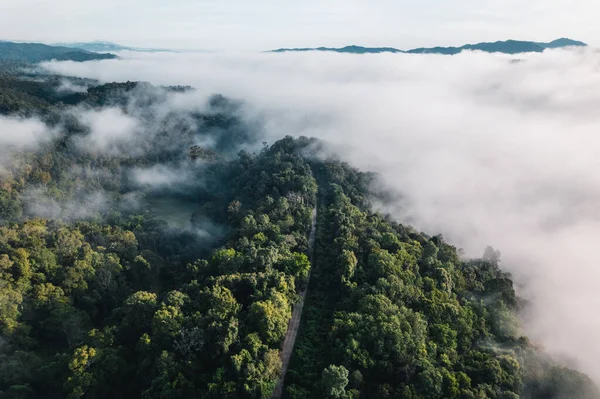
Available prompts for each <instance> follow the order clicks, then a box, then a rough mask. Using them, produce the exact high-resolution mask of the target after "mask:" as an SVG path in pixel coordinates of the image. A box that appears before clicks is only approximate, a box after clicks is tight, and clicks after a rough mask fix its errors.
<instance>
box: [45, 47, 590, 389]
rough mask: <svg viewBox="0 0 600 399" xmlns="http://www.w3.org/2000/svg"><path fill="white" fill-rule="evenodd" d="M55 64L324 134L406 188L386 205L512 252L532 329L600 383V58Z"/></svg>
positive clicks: (211, 57)
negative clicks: (216, 100) (220, 101)
mask: <svg viewBox="0 0 600 399" xmlns="http://www.w3.org/2000/svg"><path fill="white" fill-rule="evenodd" d="M122 56H123V59H121V60H107V61H100V62H88V63H71V62H62V63H48V64H45V65H44V67H45V68H46V69H49V70H51V71H53V72H57V73H62V74H66V75H75V76H80V77H90V78H96V79H99V80H100V81H125V80H145V81H149V82H151V83H154V84H182V85H193V86H195V87H196V88H198V90H197V91H196V92H194V93H190V94H186V95H182V96H179V97H177V99H176V101H173V102H172V106H175V105H176V106H177V107H178V108H180V109H185V108H186V107H187V108H190V109H193V108H194V107H200V106H201V104H204V103H205V101H206V97H207V96H208V95H209V94H212V93H215V92H220V93H222V94H224V95H227V96H232V97H234V98H239V99H243V100H244V101H245V102H246V104H247V105H246V107H245V112H246V113H247V114H248V115H249V116H252V117H257V116H260V118H261V119H262V120H263V122H264V129H265V133H266V135H267V137H270V138H271V139H272V140H274V139H277V138H280V137H282V136H284V135H294V136H298V135H306V136H314V137H318V138H322V139H325V140H327V141H329V142H330V143H332V145H333V146H334V148H337V149H338V152H339V154H340V156H342V157H343V158H344V159H345V160H347V161H349V162H350V163H352V164H353V165H354V166H357V167H360V168H362V169H365V170H370V171H375V172H378V173H379V174H380V175H381V177H382V182H383V184H384V185H385V186H386V187H387V188H388V189H391V190H394V191H395V192H397V193H398V196H397V201H395V202H393V203H390V204H386V205H385V208H384V209H383V210H384V211H386V212H390V213H391V214H392V215H394V216H395V217H396V218H397V219H398V220H400V221H402V222H405V223H410V224H412V225H414V226H415V227H417V228H418V229H421V230H423V231H425V232H427V233H430V234H436V233H442V234H443V235H444V237H445V238H446V240H447V241H449V242H451V243H453V244H455V245H456V246H458V247H462V248H464V249H465V253H466V254H467V255H470V256H478V255H481V254H482V253H483V249H484V248H485V246H486V245H492V246H493V247H495V248H497V249H499V250H500V251H501V252H502V267H503V268H504V269H506V270H508V271H510V272H511V273H512V274H513V276H514V279H515V281H516V283H517V289H518V294H519V295H521V296H523V297H525V298H528V299H530V300H531V301H532V304H531V306H530V308H529V309H528V312H527V314H524V316H523V317H524V325H525V333H526V334H527V335H529V336H530V337H531V338H532V339H533V340H534V341H536V342H538V343H541V344H542V345H543V346H544V347H545V348H546V349H547V350H548V351H549V352H551V353H553V354H556V355H561V356H567V357H568V358H570V359H571V360H572V361H574V362H575V365H576V366H577V367H578V368H579V369H580V370H582V371H584V372H586V373H588V374H589V375H590V376H592V377H593V378H594V379H595V380H596V382H600V367H599V366H597V359H598V358H599V357H600V346H599V345H596V340H597V337H598V336H600V317H599V316H598V315H599V314H600V291H599V290H598V288H597V284H598V281H599V278H600V267H599V265H600V252H599V251H598V250H597V249H596V247H595V246H596V245H597V244H596V240H597V239H598V237H600V156H599V155H600V137H599V136H598V135H599V133H600V113H599V112H598V108H600V54H598V53H597V52H596V51H595V50H593V49H578V50H555V51H547V52H544V53H543V54H528V55H523V56H520V57H519V61H521V62H515V60H514V59H513V58H514V57H511V56H505V55H494V54H482V53H462V54H460V55H458V56H452V57H448V56H438V55H401V54H379V55H359V56H357V55H347V54H333V53H301V54H298V53H287V54H133V53H132V54H122Z"/></svg>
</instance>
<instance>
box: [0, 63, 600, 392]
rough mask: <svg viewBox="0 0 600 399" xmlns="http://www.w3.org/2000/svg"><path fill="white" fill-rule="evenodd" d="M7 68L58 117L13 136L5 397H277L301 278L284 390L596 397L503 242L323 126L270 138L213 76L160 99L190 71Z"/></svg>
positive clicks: (13, 111)
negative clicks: (399, 186) (438, 209)
mask: <svg viewBox="0 0 600 399" xmlns="http://www.w3.org/2000/svg"><path fill="white" fill-rule="evenodd" d="M4 76H5V79H4V80H1V79H0V93H13V94H14V96H19V97H16V100H14V101H12V102H10V104H11V106H10V107H4V108H0V113H1V114H3V115H4V117H5V118H12V119H11V121H13V120H18V121H22V120H23V117H25V116H27V117H35V118H36V120H39V121H41V122H42V123H43V124H44V125H45V126H48V134H52V136H51V138H50V139H49V140H42V142H41V143H40V144H39V145H38V146H36V147H34V148H24V149H15V150H13V151H11V152H10V153H8V154H7V153H4V152H0V155H2V156H0V166H1V167H0V398H40V397H44V398H65V397H68V398H105V397H111V398H130V397H142V398H269V397H270V396H271V394H272V392H273V389H274V387H275V382H276V380H277V377H278V375H279V373H280V371H281V359H280V353H279V352H280V349H281V345H282V342H283V339H284V336H285V334H286V331H287V328H288V322H289V320H290V317H291V314H292V308H293V306H294V305H295V304H296V303H297V301H298V293H299V292H300V290H301V289H302V288H304V287H305V286H306V285H307V284H308V285H309V286H308V297H307V302H306V305H305V311H304V315H303V322H302V326H301V329H300V333H299V337H298V341H297V343H296V347H295V349H294V353H293V356H292V363H291V365H290V369H289V372H288V374H287V377H286V380H285V386H284V395H285V396H286V397H289V398H306V397H323V398H327V397H331V398H386V397H389V398H498V399H500V398H503V399H504V398H517V397H524V398H565V397H569V398H598V397H600V395H599V394H598V390H597V388H596V387H595V385H594V384H593V383H592V382H591V381H590V380H589V378H588V377H586V376H584V375H582V374H580V373H577V372H575V371H572V370H569V369H565V368H562V367H560V366H559V365H557V364H556V363H554V362H553V361H551V360H550V359H549V358H547V357H546V356H544V354H543V353H542V352H541V351H538V350H537V349H535V348H534V347H533V346H532V345H531V344H530V343H529V342H528V340H527V338H526V337H522V336H521V333H520V328H519V321H518V317H517V316H516V312H517V310H518V308H519V306H520V305H519V301H518V298H516V296H515V293H514V290H513V286H512V281H511V280H510V276H509V275H508V274H506V273H504V272H502V271H501V270H500V268H499V261H500V259H499V253H498V252H497V251H495V250H493V249H491V248H490V249H488V250H486V251H485V254H484V256H483V258H482V259H476V260H466V259H461V257H460V256H459V254H458V252H457V249H456V248H454V247H453V246H451V245H450V244H448V243H446V242H445V241H444V240H443V238H442V237H440V236H429V235H427V234H424V233H419V232H417V231H415V230H414V229H412V228H410V227H408V226H402V225H399V224H398V223H396V222H394V221H393V220H392V219H391V218H390V217H388V216H385V215H382V214H380V213H378V212H376V211H374V209H373V208H372V206H371V203H370V201H371V198H372V196H373V195H375V193H373V191H372V189H371V187H372V183H373V182H374V180H375V179H376V176H375V175H373V174H370V173H364V172H361V171H358V170H356V169H354V168H353V167H352V166H350V165H348V164H346V163H344V162H341V161H339V160H336V159H331V158H323V157H320V156H315V154H320V153H321V152H322V151H320V148H321V147H322V146H325V145H326V144H325V143H322V142H320V141H318V140H315V139H310V138H306V137H300V138H292V137H283V138H282V139H280V140H277V141H275V142H273V143H266V142H265V143H262V145H261V142H262V141H263V140H264V139H263V137H262V134H261V129H260V126H257V125H256V124H255V123H254V122H253V121H250V120H248V119H247V118H245V116H244V113H243V112H240V110H241V109H242V108H243V104H241V103H240V102H237V101H232V100H230V99H227V98H225V97H223V96H218V95H217V96H213V97H212V98H211V99H209V100H208V101H207V103H206V104H205V106H204V107H203V108H202V109H197V110H191V111H190V110H188V111H181V110H168V112H163V111H164V110H165V109H167V108H166V104H167V103H168V100H169V99H170V98H171V96H183V95H185V94H186V93H187V92H189V91H190V90H193V89H191V88H187V87H169V88H160V87H154V86H152V85H149V84H145V83H138V82H125V83H110V84H105V85H98V83H97V82H93V81H89V80H68V82H69V84H70V85H75V86H77V89H75V90H73V88H72V87H71V90H70V91H69V90H66V89H64V84H63V83H64V82H63V79H64V78H58V77H54V76H43V75H41V76H36V77H33V76H29V75H21V74H18V73H13V72H11V71H9V72H7V73H6V74H5V75H4ZM61 87H63V89H59V88H61ZM21 88H29V89H28V90H27V91H25V90H22V89H21ZM0 98H2V97H1V96H0ZM11 98H12V97H11ZM42 104H43V106H42ZM159 111H161V112H159ZM132 120H135V122H133V121H132ZM0 121H2V119H0ZM109 121H113V123H114V121H118V122H119V123H120V124H121V125H123V126H126V127H128V130H127V131H122V132H121V134H130V135H129V136H127V137H126V138H127V139H126V140H119V137H118V136H115V135H113V136H111V137H113V138H114V139H115V140H116V142H114V143H109V144H110V145H108V144H107V143H106V142H104V141H100V140H99V136H98V132H99V131H100V132H101V133H106V131H105V130H102V129H104V128H105V125H106V124H108V123H109ZM112 132H113V131H108V133H106V134H109V133H112ZM257 144H258V145H257ZM315 207H316V208H318V210H319V211H318V218H317V228H316V239H315V257H314V261H313V262H312V263H311V262H310V259H309V257H308V249H309V248H308V247H309V245H308V242H309V241H308V238H309V232H310V230H311V225H312V213H313V209H314V208H315ZM182 210H183V218H184V219H185V222H184V223H183V224H178V220H173V219H179V217H177V218H176V217H175V215H174V214H175V213H181V212H182ZM84 211H85V212H84ZM309 271H312V277H311V279H310V282H309V281H308V276H309Z"/></svg>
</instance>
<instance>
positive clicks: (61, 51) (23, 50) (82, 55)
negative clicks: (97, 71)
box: [0, 41, 117, 63]
mask: <svg viewBox="0 0 600 399" xmlns="http://www.w3.org/2000/svg"><path fill="white" fill-rule="evenodd" d="M113 58H117V56H116V55H114V54H109V53H104V54H98V53H93V52H90V51H86V50H83V49H76V48H71V47H63V46H48V45H46V44H41V43H14V42H5V41H0V61H19V62H34V63H35V62H41V61H51V60H57V61H78V62H83V61H91V60H106V59H113Z"/></svg>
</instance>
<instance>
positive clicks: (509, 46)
mask: <svg viewBox="0 0 600 399" xmlns="http://www.w3.org/2000/svg"><path fill="white" fill-rule="evenodd" d="M573 46H575V47H577V46H587V45H586V44H585V43H583V42H579V41H575V40H571V39H565V38H563V39H557V40H554V41H552V42H549V43H539V42H527V41H518V40H507V41H498V42H494V43H477V44H466V45H464V46H461V47H431V48H425V47H422V48H415V49H412V50H399V49H396V48H393V47H362V46H346V47H341V48H331V47H317V48H281V49H277V50H273V51H272V52H274V53H283V52H290V51H292V52H293V51H332V52H336V53H350V54H368V53H406V54H442V55H454V54H458V53H460V52H461V51H463V50H477V51H484V52H486V53H504V54H519V53H528V52H536V53H540V52H542V51H544V50H545V49H547V48H561V47H573Z"/></svg>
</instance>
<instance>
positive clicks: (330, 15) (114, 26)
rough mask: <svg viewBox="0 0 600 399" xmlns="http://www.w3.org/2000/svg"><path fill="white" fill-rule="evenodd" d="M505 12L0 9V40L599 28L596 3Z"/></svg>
mask: <svg viewBox="0 0 600 399" xmlns="http://www.w3.org/2000/svg"><path fill="white" fill-rule="evenodd" d="M511 2H512V3H513V4H512V5H511V4H510V2H509V3H507V2H506V1H500V0H494V1H491V2H486V4H481V3H480V2H475V1H474V0H460V1H458V2H453V3H452V4H443V3H439V2H436V1H434V0H429V1H425V2H419V3H418V4H414V3H413V2H408V1H389V0H384V1H378V2H369V3H366V2H359V1H356V0H352V1H345V2H341V1H331V2H317V1H315V0H310V1H305V2H302V3H295V4H292V3H290V4H287V3H286V4H285V5H284V4H280V3H278V2H274V1H272V0H260V1H257V2H252V3H251V4H250V3H246V2H243V1H240V0H231V1H227V2H217V1H207V0H205V1H190V0H179V1H175V2H170V3H168V4H160V3H159V2H155V1H154V2H141V1H140V0H129V1H125V2H122V1H119V2H117V1H116V0H107V1H103V2H92V1H89V0H84V1H74V0H67V1H61V2H60V3H54V2H46V1H43V0H22V1H17V0H6V1H4V2H2V4H1V5H0V38H2V40H18V41H35V42H44V43H58V42H88V41H99V40H101V41H111V42H117V43H119V44H122V45H127V46H133V47H160V48H171V49H175V50H177V49H206V50H215V49H218V50H228V49H232V50H267V49H271V48H280V47H318V46H331V47H340V46H344V45H349V44H356V45H363V46H370V47H376V46H389V47H396V48H414V47H432V46H437V45H439V46H457V45H462V44H466V43H476V42H489V41H492V42H493V41H497V40H508V39H515V40H526V41H550V40H554V39H556V38H559V37H569V38H572V39H576V40H581V41H584V42H586V43H588V44H590V45H594V44H595V43H598V42H597V39H596V38H597V37H599V35H600V27H598V25H597V24H596V21H595V20H594V15H598V12H600V5H598V4H597V3H595V2H592V1H590V0H585V1H580V2H577V3H576V4H573V3H572V2H568V1H566V0H560V1H557V2H553V3H552V4H548V2H544V1H541V0H534V1H530V2H527V3H522V2H516V1H514V0H511ZM32 10H35V11H36V12H35V13H32V12H31V11H32Z"/></svg>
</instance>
